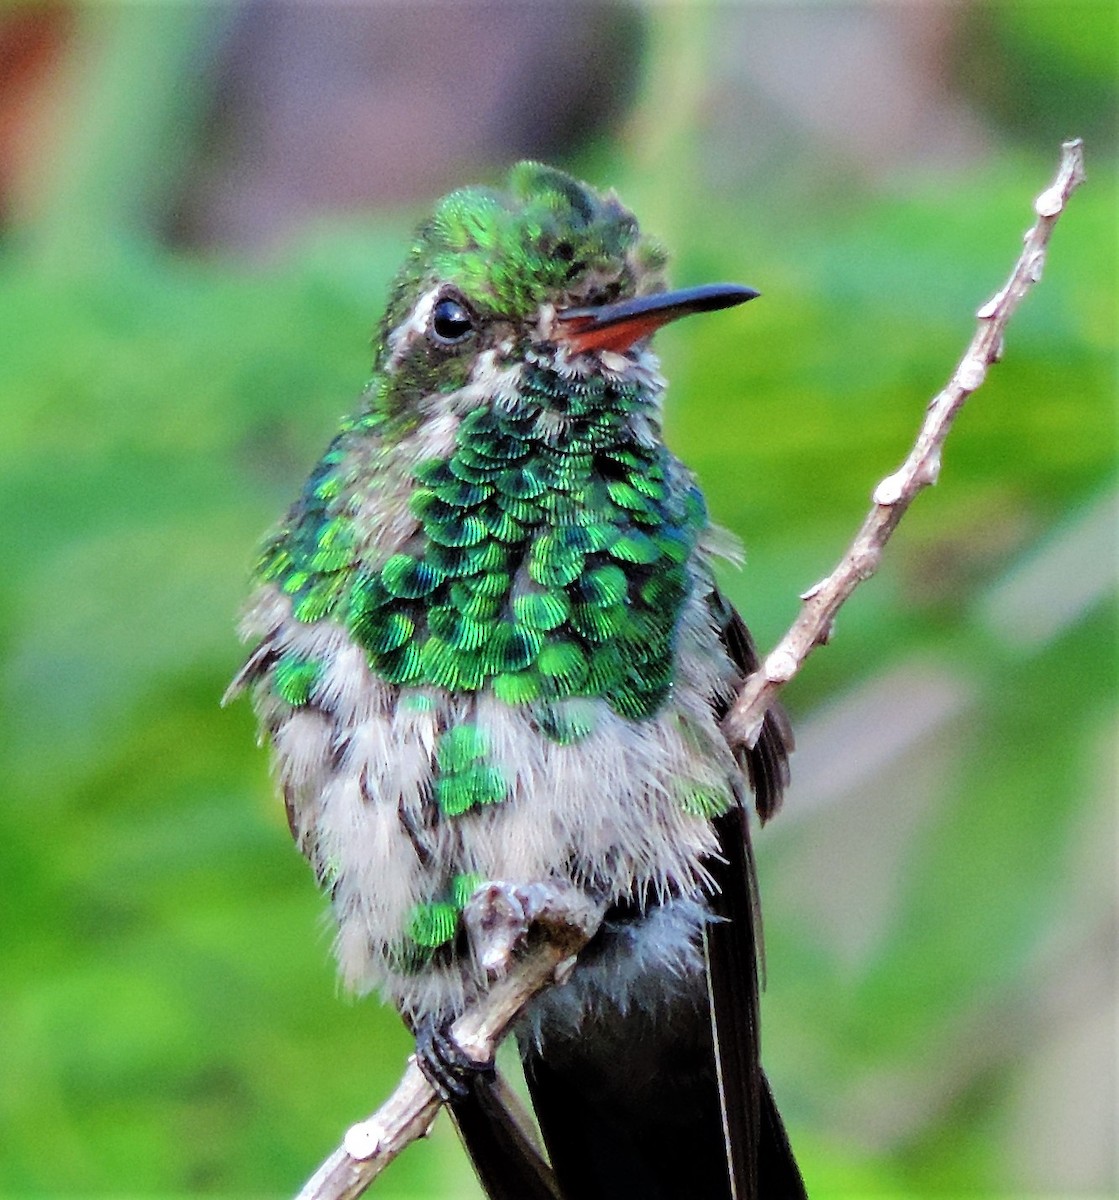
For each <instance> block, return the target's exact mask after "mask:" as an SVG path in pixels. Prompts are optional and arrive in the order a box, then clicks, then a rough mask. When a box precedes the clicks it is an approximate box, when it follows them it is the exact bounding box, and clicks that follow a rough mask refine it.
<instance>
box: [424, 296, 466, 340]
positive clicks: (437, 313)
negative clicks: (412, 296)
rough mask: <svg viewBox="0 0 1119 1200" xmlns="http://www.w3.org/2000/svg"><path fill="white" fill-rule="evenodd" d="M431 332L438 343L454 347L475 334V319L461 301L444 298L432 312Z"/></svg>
mask: <svg viewBox="0 0 1119 1200" xmlns="http://www.w3.org/2000/svg"><path fill="white" fill-rule="evenodd" d="M431 332H432V334H433V335H434V337H435V340H436V341H437V342H442V343H443V344H444V345H446V346H453V345H455V343H457V342H461V341H464V340H465V339H466V338H468V337H469V336H470V334H472V333H473V332H474V318H473V317H472V316H471V315H470V312H469V310H468V309H467V307H466V305H465V304H463V303H462V301H461V300H456V299H455V298H454V297H453V296H444V297H443V299H442V300H437V301H436V302H435V307H434V308H433V309H432V310H431Z"/></svg>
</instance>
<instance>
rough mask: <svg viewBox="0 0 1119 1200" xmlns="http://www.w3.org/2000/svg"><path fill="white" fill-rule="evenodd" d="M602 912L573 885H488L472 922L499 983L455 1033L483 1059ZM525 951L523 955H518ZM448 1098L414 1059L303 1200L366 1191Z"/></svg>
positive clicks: (561, 973) (559, 976) (556, 976)
mask: <svg viewBox="0 0 1119 1200" xmlns="http://www.w3.org/2000/svg"><path fill="white" fill-rule="evenodd" d="M601 920H602V909H601V908H600V907H599V906H598V905H596V904H594V903H593V902H592V901H590V900H589V899H588V898H587V897H586V895H585V894H584V893H582V892H581V891H579V890H578V889H576V888H574V887H571V886H569V885H563V884H558V883H556V884H533V885H531V886H529V887H515V886H513V885H511V884H505V883H488V884H485V885H484V886H483V887H482V888H480V889H479V891H478V892H477V893H475V895H474V897H473V898H472V899H471V901H470V903H469V904H468V905H467V910H466V914H465V921H466V925H467V929H468V930H469V933H470V938H471V943H472V946H473V947H474V951H475V955H476V957H477V958H478V960H479V962H480V963H481V964H482V966H483V967H484V968H485V969H486V971H487V973H488V974H489V975H490V976H496V977H497V978H496V981H495V982H494V983H493V984H492V985H491V986H490V987H489V989H488V990H487V991H486V992H485V993H484V994H483V995H481V996H480V997H479V998H478V1000H477V1002H476V1003H475V1004H473V1005H472V1006H471V1007H470V1008H468V1009H467V1010H466V1012H464V1013H463V1014H462V1016H461V1017H459V1018H458V1020H457V1021H455V1023H454V1024H453V1025H452V1026H451V1031H450V1032H451V1037H452V1038H453V1039H454V1040H455V1041H456V1042H457V1043H458V1045H459V1047H460V1048H461V1049H462V1050H463V1051H465V1052H466V1054H467V1055H469V1056H470V1057H471V1058H474V1059H476V1060H477V1061H478V1062H489V1061H491V1060H492V1059H493V1056H494V1053H495V1052H496V1050H497V1046H498V1043H499V1042H500V1041H501V1040H502V1038H504V1037H505V1035H506V1033H507V1032H508V1031H509V1028H510V1026H511V1025H512V1024H513V1022H514V1021H515V1020H516V1019H517V1017H518V1016H519V1015H520V1014H521V1012H522V1011H523V1010H524V1008H525V1006H526V1005H527V1004H528V1002H529V1001H530V1000H531V999H532V998H533V996H535V995H536V994H537V993H539V992H542V991H543V990H544V989H545V988H548V987H550V986H552V985H553V984H555V983H560V982H562V981H563V980H564V979H565V978H566V976H567V974H569V973H570V971H571V968H572V967H573V966H574V965H575V956H576V955H577V954H578V953H579V951H580V950H581V949H582V948H583V946H584V945H586V943H587V942H588V941H589V940H590V938H591V937H593V936H594V933H595V931H596V930H597V929H598V926H599V924H600V922H601ZM519 950H523V953H518V951H519ZM441 1103H442V1101H441V1100H440V1099H439V1097H438V1096H437V1095H436V1094H435V1092H434V1090H433V1089H432V1086H431V1084H430V1083H428V1081H427V1079H426V1078H425V1076H424V1074H423V1072H422V1071H421V1070H420V1068H419V1067H418V1066H417V1065H416V1060H415V1058H414V1057H413V1058H412V1059H410V1060H409V1062H408V1065H407V1067H406V1068H405V1070H404V1075H403V1077H402V1078H401V1080H400V1083H399V1084H398V1085H397V1087H396V1091H394V1092H393V1094H392V1095H391V1096H390V1097H389V1098H388V1100H386V1101H385V1103H384V1104H382V1105H381V1107H380V1108H379V1109H377V1111H376V1112H375V1113H374V1114H373V1115H372V1116H370V1117H367V1118H366V1119H365V1120H364V1121H359V1122H358V1123H357V1124H356V1125H353V1126H351V1127H350V1128H349V1130H347V1132H346V1136H345V1138H344V1139H343V1141H342V1145H341V1146H339V1147H338V1149H337V1150H335V1151H334V1153H333V1154H331V1156H330V1157H329V1158H328V1159H327V1160H326V1162H324V1163H323V1164H322V1166H321V1167H319V1169H318V1170H317V1171H316V1172H315V1174H314V1175H313V1176H312V1177H311V1178H310V1179H309V1180H308V1181H307V1183H306V1185H305V1186H304V1187H303V1190H302V1191H301V1192H300V1193H299V1196H298V1197H297V1200H350V1198H352V1197H355V1196H360V1195H361V1193H362V1192H364V1191H365V1189H366V1188H367V1187H368V1186H369V1185H370V1184H371V1183H372V1182H373V1180H374V1179H376V1177H377V1176H378V1175H379V1174H380V1173H381V1172H382V1171H383V1170H384V1169H385V1167H387V1166H388V1164H389V1163H390V1162H392V1160H393V1159H394V1158H395V1157H396V1156H397V1155H398V1154H399V1153H400V1152H401V1151H402V1150H404V1149H405V1148H406V1147H407V1146H409V1145H410V1144H411V1143H412V1142H414V1141H415V1140H416V1139H417V1138H419V1137H423V1135H424V1134H426V1133H427V1131H428V1130H429V1129H430V1128H431V1124H432V1122H433V1121H434V1120H435V1117H436V1114H437V1113H438V1111H439V1106H440V1104H441Z"/></svg>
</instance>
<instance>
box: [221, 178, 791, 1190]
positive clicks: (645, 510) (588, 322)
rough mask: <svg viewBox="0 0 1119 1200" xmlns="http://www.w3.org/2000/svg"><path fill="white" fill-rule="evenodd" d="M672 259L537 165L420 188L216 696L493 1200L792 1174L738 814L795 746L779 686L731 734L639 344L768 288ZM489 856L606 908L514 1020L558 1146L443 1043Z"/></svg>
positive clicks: (701, 545) (733, 683)
mask: <svg viewBox="0 0 1119 1200" xmlns="http://www.w3.org/2000/svg"><path fill="white" fill-rule="evenodd" d="M665 265H666V255H665V253H664V251H663V250H662V249H661V248H660V246H659V245H658V244H657V243H656V242H655V241H653V240H652V239H651V238H650V237H648V236H647V235H645V234H643V233H642V232H641V230H640V228H639V226H638V223H637V221H636V219H635V218H634V216H633V215H632V214H631V213H630V212H629V211H628V210H627V209H626V208H625V207H624V206H623V205H622V203H621V202H620V201H619V199H618V198H617V197H616V195H614V193H613V192H599V191H596V190H595V189H593V188H591V187H590V186H588V185H586V184H583V183H580V182H578V181H577V180H575V179H573V178H571V177H570V176H568V175H567V174H565V173H562V172H560V171H558V170H556V169H554V168H551V167H548V166H544V165H542V164H539V163H535V162H522V163H519V164H518V165H517V166H515V167H514V168H513V169H512V170H511V172H510V174H509V177H508V181H507V185H506V187H505V188H504V189H500V190H499V189H492V188H483V187H471V188H464V189H461V190H458V191H455V192H452V193H451V194H450V195H448V196H446V197H444V198H443V199H442V200H441V201H439V203H438V204H437V205H436V206H435V209H434V211H433V213H432V214H431V216H430V217H429V218H428V219H427V220H426V221H425V222H424V223H423V224H422V225H421V226H420V228H419V229H418V230H417V232H416V234H415V236H414V240H413V241H412V243H411V246H410V249H409V251H408V253H407V258H406V261H405V263H404V265H403V267H402V268H401V269H400V271H399V273H398V274H397V276H396V278H395V281H394V283H393V285H392V288H391V292H390V295H389V298H388V304H387V307H386V309H385V313H384V316H383V318H382V320H381V323H380V327H379V334H378V336H377V339H376V352H375V360H374V364H373V374H372V378H371V380H370V382H369V383H368V385H367V386H366V388H365V390H364V392H363V394H362V397H361V401H360V404H359V405H358V407H357V411H356V413H354V415H352V416H349V417H347V418H346V419H344V420H343V421H342V424H341V428H340V431H339V432H338V434H337V436H336V437H335V439H334V441H333V442H331V443H330V445H329V447H328V449H327V450H326V452H325V454H324V455H323V457H322V459H321V460H320V461H319V463H318V465H317V466H315V468H314V469H313V470H312V472H311V474H310V477H309V478H308V479H307V481H306V484H305V486H304V487H303V490H302V493H301V494H300V495H299V497H298V498H297V499H296V501H295V502H294V504H293V505H292V506H291V508H290V509H289V511H288V512H287V514H286V516H285V517H284V518H283V519H282V521H281V522H280V523H279V525H278V526H277V527H276V528H275V529H274V531H273V532H272V533H271V534H270V535H269V536H268V537H267V539H266V541H265V543H264V546H263V549H262V551H261V554H260V558H259V562H258V565H257V569H256V575H255V592H254V595H253V597H252V599H251V601H250V605H249V607H248V610H247V614H246V616H245V618H244V622H243V629H242V632H243V636H244V638H245V639H246V641H248V642H249V643H251V647H252V648H251V651H250V653H249V656H248V659H247V661H246V662H245V664H244V666H243V667H242V668H241V670H240V671H239V672H238V674H237V676H236V677H235V679H234V680H233V682H232V684H231V685H230V688H229V691H228V693H227V698H228V697H232V696H235V695H237V694H238V693H239V692H241V691H242V690H244V689H251V691H252V693H253V697H254V702H255V707H256V711H257V714H258V717H259V720H260V725H261V730H262V736H263V737H264V738H265V739H266V740H267V741H268V742H269V743H270V745H271V752H272V756H273V759H274V764H275V767H276V774H277V777H278V781H279V786H280V789H281V791H282V794H283V798H284V802H285V806H286V810H287V818H288V823H289V825H290V828H291V833H292V836H293V838H294V840H295V842H296V844H297V846H298V847H299V849H300V850H301V851H302V853H303V854H304V855H305V856H306V858H307V859H308V860H309V862H310V864H311V866H312V868H313V869H314V873H315V875H316V877H317V879H318V881H319V883H320V885H321V887H322V888H323V889H324V890H325V892H326V893H327V894H328V895H329V897H330V902H331V906H332V910H333V915H334V917H335V919H336V922H337V930H338V932H337V939H336V942H335V950H336V956H337V959H338V964H339V969H340V973H341V976H342V978H343V980H344V982H345V983H346V984H347V985H348V986H350V987H351V988H353V989H355V990H356V991H358V992H359V993H365V992H369V991H373V990H379V991H380V992H381V994H382V995H383V996H384V997H385V998H386V999H387V1000H388V1002H390V1003H391V1004H393V1005H394V1006H395V1007H396V1009H397V1010H398V1011H399V1013H400V1014H401V1016H402V1017H403V1019H404V1021H405V1022H406V1024H407V1026H408V1027H409V1029H410V1030H411V1031H412V1032H413V1033H414V1034H415V1036H416V1041H417V1055H418V1061H419V1063H420V1065H421V1066H422V1067H423V1069H424V1070H425V1073H426V1074H427V1075H428V1077H429V1078H430V1079H431V1080H432V1083H433V1085H434V1086H435V1087H436V1089H437V1090H438V1091H439V1092H440V1094H441V1095H442V1096H443V1097H444V1099H446V1100H447V1101H448V1104H449V1108H450V1111H451V1114H452V1117H453V1119H454V1121H455V1123H456V1124H457V1126H458V1129H459V1132H460V1134H461V1136H462V1139H463V1141H464V1144H465V1146H466V1149H467V1151H468V1153H469V1155H470V1157H471V1158H472V1160H473V1163H474V1166H475V1169H476V1171H477V1173H478V1175H479V1178H480V1180H481V1183H482V1186H483V1187H484V1189H485V1190H486V1192H487V1194H488V1195H489V1196H490V1197H491V1198H493V1200H537V1198H539V1200H594V1198H599V1197H602V1198H605V1197H612V1198H613V1197H622V1196H627V1197H628V1196H635V1197H638V1196H639V1197H642V1198H644V1200H752V1198H755V1197H758V1198H762V1197H764V1198H780V1200H784V1198H795V1197H802V1196H804V1195H805V1191H804V1185H803V1182H802V1180H801V1176H800V1173H799V1171H798V1168H797V1166H796V1162H795V1159H794V1156H793V1153H792V1150H791V1149H790V1145H789V1140H788V1138H787V1136H786V1133H785V1130H784V1127H783V1124H782V1121H781V1117H780V1115H779V1113H778V1109H777V1106H776V1104H775V1102H774V1099H773V1095H772V1092H771V1090H770V1088H769V1085H768V1082H767V1080H766V1077H765V1075H764V1073H763V1071H762V1067H761V1063H760V1057H759V1055H760V1051H759V1020H758V987H759V985H758V957H759V932H758V903H757V893H756V880H755V871H754V859H753V853H752V849H751V841H750V831H749V824H748V816H747V810H748V807H749V806H750V802H751V792H752V797H753V800H752V802H753V806H754V807H755V808H756V811H757V814H758V817H759V818H760V819H761V821H763V822H764V821H765V820H766V819H768V818H769V817H770V816H772V815H773V814H774V813H775V812H776V811H777V809H778V807H779V805H780V802H781V796H782V790H783V788H784V786H785V785H786V783H787V778H788V756H789V753H790V751H791V749H792V737H791V734H790V731H789V726H788V723H787V720H786V718H785V716H784V714H783V713H782V712H781V710H780V709H778V708H776V707H775V708H773V709H771V710H770V711H769V713H768V714H767V716H766V718H765V721H764V724H763V726H762V728H761V733H760V736H759V737H758V738H757V741H756V743H755V744H753V745H746V744H738V743H736V742H734V741H733V740H728V737H727V735H725V734H724V732H723V730H722V728H721V725H720V722H721V718H722V717H723V716H724V715H725V713H726V712H727V710H728V708H729V706H730V704H731V702H732V700H733V697H734V695H735V692H736V689H737V688H738V687H739V686H740V684H741V683H742V681H743V679H744V678H745V677H746V675H748V674H749V673H750V672H751V671H752V670H754V668H755V667H756V666H757V653H756V650H755V647H754V644H753V642H752V641H751V637H750V634H749V633H748V631H747V629H746V626H745V625H744V624H743V622H742V620H741V618H740V617H739V616H738V614H737V613H736V612H735V610H734V609H733V608H732V606H731V605H730V604H729V603H728V602H727V600H726V599H725V598H724V597H723V596H722V594H721V593H720V591H719V589H718V588H717V586H716V583H715V577H714V574H713V562H714V559H715V557H716V556H717V555H719V554H720V553H724V552H725V551H726V548H727V541H728V535H723V534H722V533H721V532H720V531H719V530H717V529H716V528H714V527H713V526H712V524H711V522H710V520H709V517H708V513H707V508H706V505H705V502H704V498H703V494H702V492H701V491H700V489H699V487H698V485H697V482H696V478H695V476H694V475H693V474H692V472H691V471H690V470H689V469H688V468H687V467H685V466H684V465H683V464H682V463H681V462H680V461H679V460H678V459H677V458H675V457H674V456H673V454H672V453H671V452H670V451H669V449H668V448H667V447H666V445H665V441H664V438H663V435H662V401H663V395H664V391H665V383H664V380H663V379H662V377H661V375H660V374H659V364H658V360H657V358H656V356H655V354H654V352H653V350H652V348H651V345H650V339H651V337H652V335H653V333H654V332H655V331H656V330H657V329H658V328H660V327H661V326H662V325H664V324H666V323H667V322H669V321H674V320H676V319H678V318H680V317H684V316H687V315H690V314H697V313H705V312H713V311H716V310H720V309H726V308H730V307H733V306H735V305H739V304H742V303H744V302H745V301H748V300H750V299H752V298H754V297H755V296H756V295H757V293H756V292H755V291H753V290H752V289H750V288H746V287H742V286H739V285H734V284H714V285H706V286H699V287H693V288H688V289H684V290H677V291H670V290H666V285H665V274H664V271H665ZM724 319H725V318H724ZM732 552H733V547H732ZM494 880H501V881H515V882H517V883H522V884H531V883H533V882H537V881H545V882H546V881H560V882H562V883H564V884H567V885H572V886H574V887H576V888H579V889H582V890H583V891H584V892H585V893H586V894H587V895H588V896H590V897H592V898H594V899H595V900H596V901H597V902H599V903H601V904H602V905H604V906H605V909H606V916H605V919H604V922H603V925H602V927H601V929H600V930H599V932H598V933H597V934H596V935H595V937H594V938H593V939H592V941H591V942H590V943H589V944H588V945H587V946H586V948H585V949H584V950H583V952H582V953H581V954H580V956H579V958H578V960H577V962H576V965H575V967H574V969H573V971H572V972H571V975H570V977H569V979H568V980H567V981H566V982H565V983H563V984H562V985H559V986H556V987H553V988H551V989H550V990H549V991H547V992H545V993H544V994H543V995H542V996H540V997H538V998H537V999H536V1000H535V1001H534V1002H533V1003H532V1005H531V1006H530V1008H529V1009H528V1011H527V1012H526V1013H525V1014H524V1016H523V1017H522V1019H521V1021H520V1023H519V1025H518V1027H517V1042H518V1046H519V1049H520V1053H521V1057H522V1061H523V1064H524V1073H525V1080H526V1083H527V1089H528V1095H529V1097H530V1099H531V1104H532V1108H533V1111H534V1115H535V1118H536V1122H537V1124H538V1127H539V1134H540V1136H541V1137H542V1139H543V1144H544V1147H545V1148H546V1152H547V1153H546V1156H545V1154H544V1153H542V1151H541V1149H540V1148H539V1144H538V1139H537V1137H536V1135H535V1132H534V1131H532V1130H530V1129H526V1127H525V1121H524V1119H523V1113H519V1112H518V1111H517V1105H516V1103H515V1102H514V1101H513V1100H511V1099H510V1095H509V1092H508V1089H507V1087H506V1086H505V1085H504V1083H503V1081H502V1079H501V1077H500V1076H499V1075H497V1074H496V1073H495V1071H494V1070H493V1068H492V1064H481V1065H479V1064H476V1063H471V1062H469V1061H463V1059H462V1056H461V1054H456V1048H455V1046H454V1045H453V1043H452V1042H451V1040H450V1039H449V1038H448V1036H447V1029H448V1026H449V1024H450V1023H451V1022H452V1021H453V1020H454V1018H455V1017H456V1016H457V1015H458V1014H460V1013H461V1012H462V1011H463V1009H464V1007H466V1006H467V1005H468V1004H469V1003H470V1001H471V999H472V997H475V996H477V995H478V994H479V992H480V991H482V990H484V988H485V986H486V979H485V973H484V971H482V969H481V967H480V965H479V962H478V956H477V955H476V954H475V951H474V947H472V946H471V945H470V944H469V938H468V937H467V936H466V933H465V931H464V926H463V910H464V908H465V906H466V904H467V901H468V900H469V899H470V897H471V895H472V894H473V893H474V892H475V891H476V890H477V889H478V887H479V886H480V885H482V884H483V883H485V882H487V881H494Z"/></svg>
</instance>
